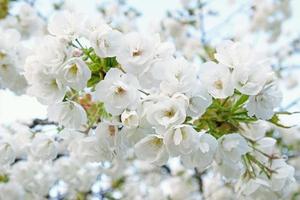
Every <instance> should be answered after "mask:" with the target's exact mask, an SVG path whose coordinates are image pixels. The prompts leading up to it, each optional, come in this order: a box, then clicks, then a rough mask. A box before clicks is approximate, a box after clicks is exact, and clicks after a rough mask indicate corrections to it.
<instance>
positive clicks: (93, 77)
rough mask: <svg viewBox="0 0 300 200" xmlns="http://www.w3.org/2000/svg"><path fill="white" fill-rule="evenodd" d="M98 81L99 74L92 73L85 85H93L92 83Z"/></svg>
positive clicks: (94, 83) (99, 78)
mask: <svg viewBox="0 0 300 200" xmlns="http://www.w3.org/2000/svg"><path fill="white" fill-rule="evenodd" d="M100 81H101V77H100V75H98V74H92V77H91V78H90V80H88V82H87V86H88V87H93V86H94V85H96V84H97V83H99V82H100Z"/></svg>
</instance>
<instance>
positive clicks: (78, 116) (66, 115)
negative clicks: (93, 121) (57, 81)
mask: <svg viewBox="0 0 300 200" xmlns="http://www.w3.org/2000/svg"><path fill="white" fill-rule="evenodd" d="M48 117H49V119H50V120H52V121H55V122H58V123H59V124H60V125H63V126H65V127H67V128H72V129H79V128H80V127H82V126H83V125H85V124H86V122H87V115H86V112H85V110H84V109H83V108H82V107H81V106H80V105H79V104H78V103H75V102H72V101H65V102H60V103H56V104H53V105H50V106H49V107H48Z"/></svg>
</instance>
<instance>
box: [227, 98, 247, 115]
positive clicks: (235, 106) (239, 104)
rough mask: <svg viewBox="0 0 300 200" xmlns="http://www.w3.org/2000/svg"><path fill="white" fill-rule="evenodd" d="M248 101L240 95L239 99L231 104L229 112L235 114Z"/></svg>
mask: <svg viewBox="0 0 300 200" xmlns="http://www.w3.org/2000/svg"><path fill="white" fill-rule="evenodd" d="M248 99H249V96H248V95H245V94H242V95H241V96H240V98H239V99H238V100H237V101H236V102H235V103H234V104H233V106H232V108H231V111H232V112H235V111H236V110H238V109H239V108H241V107H242V106H243V105H244V103H245V102H246V101H247V100H248Z"/></svg>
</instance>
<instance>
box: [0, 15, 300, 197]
mask: <svg viewBox="0 0 300 200" xmlns="http://www.w3.org/2000/svg"><path fill="white" fill-rule="evenodd" d="M34 16H36V17H37V15H34ZM36 21H38V22H40V19H38V20H35V22H36ZM31 22H32V21H31ZM41 26H42V25H41ZM47 31H48V34H45V35H42V36H41V37H40V38H39V39H38V41H37V42H36V44H34V49H33V50H32V51H26V50H24V51H21V52H22V53H24V52H27V53H26V55H22V54H21V53H19V51H18V50H19V48H20V46H21V45H19V44H20V42H19V40H20V38H21V37H22V35H21V34H20V33H19V32H18V31H17V30H15V29H10V28H8V27H6V28H5V29H3V30H2V29H0V36H1V37H0V40H1V41H0V78H1V79H0V81H1V82H0V83H1V86H2V87H5V88H11V89H12V90H17V89H15V88H16V87H19V86H18V85H15V84H20V88H21V89H22V90H24V89H27V91H26V92H27V93H28V94H30V95H32V96H34V97H36V98H37V99H38V101H39V102H41V103H42V104H44V105H46V106H47V108H48V110H47V111H48V119H49V121H50V122H51V123H49V124H50V125H49V126H50V129H51V131H49V130H48V131H47V130H44V129H42V130H39V129H37V127H36V125H32V126H31V127H30V128H28V127H24V126H20V125H16V128H14V129H9V128H6V129H3V130H1V131H2V132H3V134H2V135H1V138H0V154H1V156H0V164H1V173H0V174H1V175H0V182H2V183H1V184H0V199H16V200H17V199H37V200H41V199H47V198H51V194H52V193H51V192H54V191H56V193H59V195H61V196H59V195H58V196H57V197H58V198H60V199H62V198H67V199H78V200H81V199H86V198H87V197H88V195H90V194H91V193H93V192H94V191H95V189H94V190H93V189H92V188H94V187H96V186H95V185H94V183H95V182H96V181H97V180H98V181H100V183H101V187H100V188H101V189H100V191H98V195H100V196H101V198H103V199H143V198H146V199H150V200H151V199H153V200H154V199H165V200H167V199H172V200H177V199H178V200H181V199H201V198H206V199H220V197H218V194H217V193H216V194H213V192H210V191H209V190H207V191H206V190H205V191H203V185H204V186H206V185H209V186H213V183H210V182H209V178H207V180H208V181H207V180H205V181H204V183H203V182H202V181H203V180H202V179H201V177H200V176H201V174H205V173H207V171H209V170H211V171H212V172H213V174H214V175H213V177H210V179H213V180H214V179H215V180H216V185H215V186H214V187H217V182H221V179H223V180H226V182H227V183H230V184H231V186H230V187H223V189H224V190H225V191H231V192H232V191H234V192H236V193H235V196H234V197H235V198H237V199H245V200H248V199H281V198H283V199H284V198H287V197H290V194H291V191H292V190H293V189H294V185H295V178H294V172H295V170H294V168H293V167H292V166H291V165H290V164H288V163H287V162H286V157H284V156H282V154H281V149H280V145H281V144H279V143H280V141H279V140H276V138H275V137H273V135H272V134H273V131H274V129H275V127H276V128H278V127H280V128H288V127H286V126H285V125H283V124H282V123H281V122H280V120H279V116H280V115H281V114H290V113H288V112H282V111H281V112H277V111H276V108H278V107H279V106H280V104H281V100H282V93H281V91H280V89H279V86H278V80H277V77H276V74H275V73H274V71H273V69H272V67H271V64H270V62H269V61H268V59H267V57H266V56H265V55H264V54H263V53H261V52H260V51H259V50H257V49H255V48H254V45H253V44H252V45H249V44H246V43H243V42H238V41H232V40H225V41H223V42H221V43H220V44H218V45H217V46H216V48H215V49H214V50H213V52H214V53H211V54H210V55H208V56H207V57H208V60H206V61H205V62H204V63H201V64H198V63H194V62H191V61H188V60H187V59H186V58H185V57H182V56H178V55H177V54H176V50H175V47H174V45H173V44H172V43H171V42H164V41H162V40H161V39H160V35H159V34H152V33H143V32H136V31H135V32H122V31H120V30H117V29H114V28H112V27H111V26H110V25H108V24H107V23H106V22H105V21H104V20H103V17H101V16H99V15H92V14H90V15H87V14H82V13H78V12H74V11H72V12H71V11H68V10H60V11H58V12H56V13H55V14H54V15H53V16H52V17H51V18H50V19H49V22H48V24H47ZM28 52H30V53H28ZM19 62H20V63H19ZM23 64H24V66H25V67H24V71H22V70H23V69H20V70H21V72H20V71H18V66H22V65H23ZM25 79H26V80H25ZM14 80H15V81H14ZM46 124H47V121H46ZM37 126H39V125H38V123H37ZM172 159H175V160H176V161H177V165H178V167H177V168H176V167H173V166H172V165H170V167H169V162H170V160H172ZM133 166H134V167H133ZM155 166H159V167H161V168H160V170H162V171H163V170H164V172H163V173H162V172H161V171H159V170H158V168H157V167H155ZM135 170H136V171H135ZM146 171H147V173H146ZM191 171H193V172H194V173H191ZM161 174H163V175H161ZM139 176H140V177H145V183H143V184H144V187H146V188H147V189H143V188H142V187H140V186H137V185H140V184H141V182H142V181H143V180H142V179H141V178H140V177H139ZM160 176H161V177H160ZM207 176H208V177H209V176H212V175H210V174H208V175H207ZM166 177H167V178H166ZM199 177H200V178H199ZM152 179H153V180H152ZM154 179H155V180H154ZM164 179H165V180H164ZM166 180H167V181H166ZM218 180H219V181H218ZM161 182H162V183H161ZM60 184H65V185H66V187H65V188H67V189H66V191H58V190H60V189H59V188H60V187H59V185H60ZM105 184H106V185H105ZM156 184H161V185H162V187H163V188H164V189H163V190H161V189H160V188H156ZM197 186H199V191H200V193H194V192H195V191H198V188H197ZM173 187H178V188H177V189H175V191H176V192H173V191H172V189H173ZM208 188H209V187H208ZM134 190H136V191H134ZM145 190H146V191H145ZM225 193H226V192H225ZM228 195H229V194H228Z"/></svg>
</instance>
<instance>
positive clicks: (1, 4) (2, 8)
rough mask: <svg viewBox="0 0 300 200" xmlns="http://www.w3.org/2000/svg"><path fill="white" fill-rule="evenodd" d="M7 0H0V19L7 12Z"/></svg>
mask: <svg viewBox="0 0 300 200" xmlns="http://www.w3.org/2000/svg"><path fill="white" fill-rule="evenodd" d="M8 3H9V0H0V19H3V18H5V17H6V15H7V14H8Z"/></svg>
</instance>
